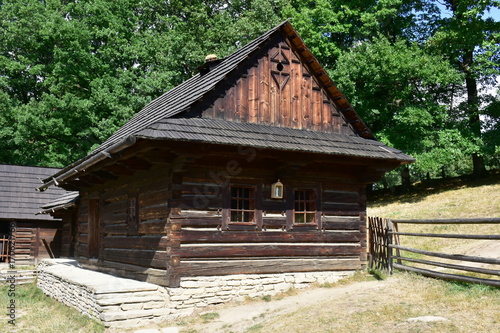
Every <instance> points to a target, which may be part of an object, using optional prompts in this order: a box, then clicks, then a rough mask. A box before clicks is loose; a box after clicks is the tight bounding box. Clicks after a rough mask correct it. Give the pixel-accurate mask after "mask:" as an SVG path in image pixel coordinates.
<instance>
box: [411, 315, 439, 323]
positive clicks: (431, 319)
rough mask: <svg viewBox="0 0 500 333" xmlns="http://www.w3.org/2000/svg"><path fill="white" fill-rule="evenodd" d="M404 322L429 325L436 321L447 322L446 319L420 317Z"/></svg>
mask: <svg viewBox="0 0 500 333" xmlns="http://www.w3.org/2000/svg"><path fill="white" fill-rule="evenodd" d="M406 321H409V322H425V323H431V322H436V321H448V319H446V318H443V317H436V316H422V317H415V318H410V319H407V320H406Z"/></svg>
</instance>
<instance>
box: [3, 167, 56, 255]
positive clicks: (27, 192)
mask: <svg viewBox="0 0 500 333" xmlns="http://www.w3.org/2000/svg"><path fill="white" fill-rule="evenodd" d="M59 170H60V169H54V168H41V167H30V166H19V165H0V187H1V189H2V190H1V191H0V239H2V240H4V241H3V242H1V246H0V247H1V248H0V261H2V262H8V261H11V262H12V263H14V264H15V265H34V264H36V262H37V261H38V260H40V259H44V258H51V257H57V256H59V255H60V254H61V241H62V220H61V219H58V218H54V217H52V216H51V215H48V214H46V215H40V214H38V213H39V212H40V210H41V209H40V207H41V206H42V205H44V204H46V203H47V201H52V200H54V199H56V198H57V197H59V196H61V195H63V194H65V193H66V191H65V190H63V189H61V188H50V189H49V190H47V191H45V192H42V193H39V192H36V191H35V189H36V188H37V187H38V186H40V180H41V179H44V178H47V177H49V176H50V175H52V174H54V173H56V172H58V171H59ZM9 241H14V243H13V244H14V245H13V246H12V247H10V246H9V244H8V242H9ZM9 250H11V251H9Z"/></svg>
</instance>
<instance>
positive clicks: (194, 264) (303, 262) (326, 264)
mask: <svg viewBox="0 0 500 333" xmlns="http://www.w3.org/2000/svg"><path fill="white" fill-rule="evenodd" d="M360 268H361V262H360V260H359V259H357V258H356V259H329V258H328V259H304V258H301V259H292V258H280V259H262V260H255V259H248V260H224V261H222V260H193V261H191V260H189V261H185V260H181V264H180V266H179V268H178V269H177V271H178V273H179V274H180V275H181V276H214V275H229V274H273V273H290V272H315V271H345V270H356V269H360Z"/></svg>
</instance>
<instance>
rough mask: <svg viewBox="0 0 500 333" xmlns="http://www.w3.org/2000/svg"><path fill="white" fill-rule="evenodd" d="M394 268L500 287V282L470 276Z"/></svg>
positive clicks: (413, 268) (402, 266)
mask: <svg viewBox="0 0 500 333" xmlns="http://www.w3.org/2000/svg"><path fill="white" fill-rule="evenodd" d="M393 267H394V268H396V269H399V270H402V271H409V272H414V273H419V274H422V275H423V276H429V277H435V278H440V279H444V280H451V281H460V282H468V283H479V284H484V285H489V286H495V287H500V280H491V279H481V278H474V277H470V276H463V275H456V274H447V273H438V272H434V271H431V270H428V269H422V268H416V267H410V266H406V265H400V264H393Z"/></svg>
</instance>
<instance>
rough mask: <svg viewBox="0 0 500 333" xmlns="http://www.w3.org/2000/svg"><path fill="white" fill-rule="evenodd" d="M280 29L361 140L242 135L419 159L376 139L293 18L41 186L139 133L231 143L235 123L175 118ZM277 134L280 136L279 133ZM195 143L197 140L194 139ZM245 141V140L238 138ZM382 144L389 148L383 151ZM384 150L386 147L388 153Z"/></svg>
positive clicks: (249, 129) (258, 129)
mask: <svg viewBox="0 0 500 333" xmlns="http://www.w3.org/2000/svg"><path fill="white" fill-rule="evenodd" d="M277 33H280V34H282V35H283V36H286V37H287V38H288V40H289V41H290V43H291V46H292V48H293V49H294V50H295V51H296V52H297V53H298V55H299V57H300V58H301V61H302V62H303V63H304V64H305V65H306V66H307V68H308V69H309V70H310V72H311V74H313V75H314V77H315V78H316V80H317V81H318V84H319V85H320V86H321V87H322V88H323V89H324V91H325V93H327V94H328V95H329V97H330V98H331V100H332V101H333V102H334V103H335V105H336V107H337V109H338V110H339V111H340V112H341V114H342V116H343V117H344V119H345V120H346V122H347V123H349V124H350V125H351V126H352V127H353V129H354V130H355V132H356V133H357V135H358V136H359V137H358V139H359V140H358V139H353V140H356V141H357V146H356V147H357V148H356V149H354V148H352V147H351V146H349V145H348V144H347V142H349V140H350V139H347V138H344V139H343V140H339V138H340V137H342V136H341V135H334V134H332V135H328V134H325V137H324V140H330V139H331V140H332V141H330V142H327V141H324V142H323V144H318V145H317V147H316V145H315V144H304V142H299V141H297V142H296V143H294V145H295V146H293V147H292V144H291V143H288V144H287V145H283V144H282V143H279V141H280V140H281V139H280V138H281V135H279V134H277V132H279V131H280V130H284V131H286V132H287V133H288V136H289V137H290V138H291V137H294V138H296V139H299V138H302V139H305V138H310V137H315V136H316V135H320V134H315V132H311V131H305V130H299V129H288V128H287V129H283V128H278V127H273V126H266V125H259V124H249V123H240V124H238V125H236V124H235V125H234V126H239V127H240V129H239V131H240V133H243V132H245V133H260V134H262V133H267V134H268V137H267V143H266V147H268V148H276V149H285V150H287V149H292V150H297V151H304V152H315V153H325V154H341V155H351V156H363V157H373V158H382V159H393V160H397V161H399V162H401V163H411V162H413V161H414V159H413V158H411V157H409V156H407V155H404V154H402V153H401V152H399V151H397V150H395V149H392V148H389V147H386V146H384V145H382V144H381V143H378V142H376V141H375V140H374V139H375V138H374V136H373V135H372V133H371V132H370V130H369V129H368V128H367V127H366V125H365V124H364V123H363V121H362V120H361V118H360V117H359V116H358V114H357V113H356V112H355V111H354V108H353V107H352V106H351V105H350V104H349V102H348V101H347V100H346V99H345V96H344V95H343V94H342V93H341V92H340V91H339V90H338V88H337V86H336V85H335V84H334V83H333V82H332V80H331V79H330V78H329V76H328V74H327V73H326V71H325V70H324V69H323V68H322V67H321V65H320V64H319V62H318V61H317V59H316V58H315V57H314V55H312V53H311V52H310V50H309V49H308V48H307V47H306V45H305V44H304V42H303V41H302V39H301V38H300V36H299V35H298V33H297V32H296V31H295V30H294V29H293V27H292V26H291V24H290V23H289V22H288V21H285V22H283V23H281V24H279V25H277V26H276V27H274V28H272V29H271V30H269V31H267V32H266V33H264V34H263V35H261V36H260V37H259V38H257V39H255V40H254V41H252V42H250V43H249V44H247V45H246V46H244V47H242V48H241V49H239V50H237V51H236V52H234V53H233V54H231V55H229V56H228V57H226V58H224V59H222V60H221V61H219V62H218V64H217V65H216V66H214V67H213V68H211V69H210V71H208V72H207V73H204V74H203V75H201V74H197V75H195V76H193V77H192V78H190V79H188V80H186V81H185V82H183V83H182V84H180V85H178V86H177V87H175V88H173V89H171V90H170V91H168V92H166V93H165V94H163V95H161V96H160V97H158V98H156V99H155V100H153V101H152V102H151V103H149V104H148V105H147V106H146V107H144V109H142V110H141V111H140V112H138V113H137V114H136V115H135V116H134V117H133V118H132V119H130V120H129V121H128V122H127V123H126V124H125V125H124V126H123V127H121V128H120V129H119V130H118V131H117V132H115V133H114V134H113V135H112V136H111V137H109V138H108V139H107V140H106V141H105V142H104V143H103V144H102V145H101V146H100V147H98V148H97V149H96V150H95V151H93V152H92V153H91V154H89V155H88V156H86V157H85V158H83V159H80V160H79V161H76V162H75V163H73V164H71V165H69V166H67V167H66V168H64V169H63V170H61V171H60V172H58V173H57V174H55V175H54V176H53V177H54V178H55V180H54V179H52V178H47V179H46V180H45V184H44V185H43V186H41V187H40V190H44V189H45V188H47V187H48V186H50V185H53V184H57V181H62V180H64V179H67V178H69V177H73V176H75V175H76V173H77V172H79V171H80V170H81V169H88V167H89V166H91V165H93V164H94V162H96V161H100V160H102V159H103V158H104V157H105V156H108V155H109V154H112V153H115V152H117V151H119V150H121V149H124V148H126V147H128V146H130V145H132V144H134V142H135V138H138V137H141V138H149V139H175V140H182V137H184V138H185V137H187V136H189V134H188V133H189V132H190V130H191V127H193V128H197V129H198V131H200V129H201V128H205V130H204V132H203V136H204V137H203V138H201V136H200V135H201V134H202V133H197V134H198V136H197V139H200V140H199V141H203V142H207V141H210V142H211V143H215V144H227V143H228V141H231V139H229V137H228V136H230V132H229V131H228V127H231V126H233V125H232V124H231V123H230V122H229V121H223V120H218V121H210V120H206V121H205V122H204V121H199V120H194V119H190V120H187V119H186V120H185V121H184V123H183V122H182V121H178V120H174V118H173V117H175V118H180V117H181V115H182V112H184V111H188V110H190V108H191V107H193V106H194V105H195V103H196V102H198V101H200V100H201V99H203V97H204V96H205V95H206V94H209V93H210V92H211V91H212V90H213V89H215V87H216V86H217V85H218V84H222V83H223V82H224V80H225V79H226V78H227V77H228V76H230V75H231V74H232V73H233V72H234V71H235V70H236V69H237V68H238V65H240V64H241V63H242V62H243V61H245V60H246V59H248V58H249V57H250V56H251V55H252V54H253V53H254V52H257V51H258V50H259V48H260V47H261V46H262V45H263V44H264V43H265V42H267V41H268V40H269V39H270V38H271V37H272V36H273V35H274V34H277ZM228 123H229V124H228ZM160 124H169V126H174V125H176V126H177V127H176V128H181V127H182V131H185V132H183V133H184V134H181V132H180V131H178V132H177V137H175V135H173V134H168V133H167V132H166V131H165V130H164V131H156V132H155V131H152V129H153V128H154V127H155V126H156V127H157V126H160ZM202 124H204V125H202ZM207 124H210V125H207ZM205 125H207V126H208V127H206V126H205ZM179 126H181V127H179ZM207 128H211V129H212V131H211V132H210V133H209V132H207V131H206V129H207ZM167 131H168V130H167ZM217 131H228V132H227V133H224V135H215V133H216V132H217ZM233 134H235V136H234V137H233V138H232V140H233V141H232V144H234V143H235V142H237V141H238V140H237V139H236V137H237V136H238V133H233ZM274 134H277V135H275V136H273V135H274ZM208 135H211V136H212V137H211V138H208V137H207V136H208ZM321 135H322V134H321ZM326 137H328V138H326ZM240 139H243V138H240ZM193 141H197V140H194V139H193ZM243 141H244V140H243ZM243 141H241V140H239V141H238V142H243ZM247 142H248V144H257V141H251V140H250V141H247ZM250 142H252V143H250ZM342 142H343V143H342ZM261 143H263V142H261ZM285 146H286V147H285ZM320 146H322V147H323V148H320ZM326 146H329V147H330V148H328V149H327V148H326ZM363 146H364V147H363ZM280 147H281V148H280ZM373 147H376V148H375V151H376V152H377V153H375V151H372V148H373ZM381 147H385V148H383V149H382V148H381ZM384 149H385V150H386V151H384ZM362 151H364V152H362ZM387 151H390V153H389V154H386V153H387ZM396 151H397V153H396Z"/></svg>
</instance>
